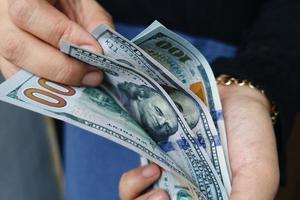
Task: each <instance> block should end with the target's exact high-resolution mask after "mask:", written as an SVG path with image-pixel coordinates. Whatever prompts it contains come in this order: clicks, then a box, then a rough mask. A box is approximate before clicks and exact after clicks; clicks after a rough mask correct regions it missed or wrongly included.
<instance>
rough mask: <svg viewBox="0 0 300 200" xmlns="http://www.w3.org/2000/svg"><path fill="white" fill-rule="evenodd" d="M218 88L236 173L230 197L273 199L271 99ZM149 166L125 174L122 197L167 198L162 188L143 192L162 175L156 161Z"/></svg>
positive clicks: (242, 89) (274, 169)
mask: <svg viewBox="0 0 300 200" xmlns="http://www.w3.org/2000/svg"><path fill="white" fill-rule="evenodd" d="M219 91H220V97H221V101H222V105H223V111H224V118H225V124H226V130H227V139H228V148H229V149H228V150H229V158H230V163H231V170H232V175H233V180H232V192H231V194H230V199H231V200H248V199H253V198H255V199H256V200H271V199H274V197H275V194H276V191H277V187H278V184H279V167H278V159H277V152H276V142H275V135H274V130H273V126H272V122H271V118H270V105H269V102H268V100H267V99H266V97H265V96H264V95H262V94H261V93H260V92H259V91H257V90H254V89H251V88H248V87H239V86H227V87H224V86H219ZM148 167H149V169H152V170H153V174H152V176H143V172H144V169H148ZM148 167H139V168H137V169H134V170H131V171H129V172H127V173H125V174H124V175H123V176H122V178H121V181H120V187H119V190H120V197H121V199H122V200H133V199H136V200H137V199H138V200H144V199H145V200H146V199H148V197H149V196H151V197H156V195H157V197H160V198H157V199H160V200H165V199H166V200H167V199H168V197H167V195H166V193H165V192H163V191H161V190H155V191H151V192H148V193H146V194H142V193H143V191H145V189H146V188H147V187H149V186H150V185H151V184H152V183H153V182H155V181H156V180H157V179H158V178H159V175H160V171H159V168H158V166H157V165H155V164H151V165H150V166H148ZM149 174H150V173H149ZM151 200H152V199H151Z"/></svg>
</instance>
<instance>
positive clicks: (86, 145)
mask: <svg viewBox="0 0 300 200" xmlns="http://www.w3.org/2000/svg"><path fill="white" fill-rule="evenodd" d="M116 27H117V31H118V32H120V33H121V34H122V35H124V36H126V37H127V38H128V39H131V38H133V37H134V36H135V35H137V34H138V33H140V32H141V31H142V30H143V29H144V27H137V26H135V27H133V26H128V25H123V24H117V26H116ZM179 34H180V35H181V36H183V37H184V38H186V39H187V40H189V41H190V42H191V43H192V44H193V45H195V46H196V47H197V48H198V49H199V50H200V51H201V52H202V53H203V55H204V56H205V57H206V58H207V59H208V61H209V62H212V61H213V60H215V59H216V58H218V57H232V56H234V55H235V53H236V48H235V47H233V46H230V45H226V44H223V43H221V42H218V41H214V40H210V39H207V38H197V37H193V36H190V35H185V34H183V33H179ZM64 131H65V135H64V136H65V138H64V156H65V162H64V163H65V199H66V200H94V199H95V200H102V199H111V200H114V199H119V197H118V183H119V179H120V177H121V175H122V174H123V173H124V172H125V171H128V170H129V169H132V168H134V167H136V166H138V165H139V156H138V155H137V154H136V153H134V152H132V151H130V150H128V149H126V148H124V147H122V146H120V145H117V144H115V143H113V142H110V141H108V140H106V139H103V138H101V137H98V136H96V135H94V134H91V133H89V132H87V131H84V130H82V129H79V128H77V127H74V126H72V125H69V124H65V126H64Z"/></svg>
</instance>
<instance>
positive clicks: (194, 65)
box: [132, 21, 231, 185]
mask: <svg viewBox="0 0 300 200" xmlns="http://www.w3.org/2000/svg"><path fill="white" fill-rule="evenodd" d="M132 41H133V42H134V43H135V44H136V45H137V46H139V47H140V48H142V49H143V50H145V51H146V52H147V53H148V54H149V55H150V56H152V57H153V58H154V59H155V60H157V61H158V62H159V63H160V64H162V65H163V66H164V67H165V68H167V69H168V70H169V71H170V72H171V73H172V74H174V75H175V76H176V77H177V78H178V79H179V80H180V81H181V82H182V83H183V84H184V85H185V86H186V87H187V88H189V89H191V90H192V91H193V92H194V93H195V94H196V95H197V96H198V97H199V98H200V99H202V101H203V102H205V104H206V105H207V107H208V108H209V110H210V113H211V115H212V116H213V119H214V122H215V125H216V127H217V129H218V131H219V134H220V138H221V141H222V145H223V149H224V153H225V157H226V163H227V168H228V172H229V174H230V176H231V173H230V172H231V168H230V163H229V158H228V148H227V137H226V131H225V124H224V118H223V114H222V106H221V102H220V97H219V93H218V89H217V86H216V81H215V78H214V75H213V72H212V70H211V67H210V66H209V63H208V62H207V60H206V59H205V58H204V56H203V55H202V54H201V53H200V52H199V51H198V49H197V48H195V47H194V46H193V45H191V44H190V43H189V42H188V41H186V40H185V39H184V38H182V37H180V36H179V35H177V34H176V33H174V32H172V31H170V30H169V29H167V28H166V27H164V26H163V25H161V24H160V23H159V22H158V21H155V22H153V23H152V24H151V25H150V26H149V27H148V28H146V29H145V30H144V31H143V32H141V33H140V34H138V35H137V36H136V37H135V38H133V39H132ZM225 181H226V180H225ZM225 185H230V184H225Z"/></svg>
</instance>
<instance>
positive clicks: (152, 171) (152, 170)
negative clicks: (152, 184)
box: [142, 164, 159, 178]
mask: <svg viewBox="0 0 300 200" xmlns="http://www.w3.org/2000/svg"><path fill="white" fill-rule="evenodd" d="M157 174H159V169H158V167H156V166H155V165H154V164H150V165H147V166H146V167H145V168H144V169H143V171H142V176H143V177H145V178H151V177H153V176H154V175H157Z"/></svg>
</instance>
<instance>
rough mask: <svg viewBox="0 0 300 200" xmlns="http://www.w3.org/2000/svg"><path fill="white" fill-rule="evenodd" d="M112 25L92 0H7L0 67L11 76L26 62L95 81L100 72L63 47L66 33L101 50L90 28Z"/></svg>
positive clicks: (59, 78)
mask: <svg viewBox="0 0 300 200" xmlns="http://www.w3.org/2000/svg"><path fill="white" fill-rule="evenodd" d="M100 23H107V24H108V25H110V26H113V23H112V18H111V17H110V15H109V14H108V13H107V12H106V11H105V10H104V9H103V8H102V7H101V6H100V5H98V4H97V2H96V1H94V0H84V1H83V0H76V1H75V0H3V1H1V3H0V38H1V40H0V70H1V72H2V73H3V75H4V76H5V77H6V78H8V77H10V76H11V75H13V74H14V73H16V72H17V71H18V70H20V69H21V68H23V69H24V70H27V71H29V72H31V73H33V74H36V75H38V76H41V77H44V78H47V79H49V80H52V81H56V82H60V83H64V84H72V85H80V84H83V85H87V86H96V85H98V84H99V83H100V82H101V80H102V73H101V72H100V71H99V70H95V69H94V68H92V67H87V66H86V65H84V64H83V63H81V62H79V61H76V60H75V59H72V58H70V57H68V56H66V55H64V54H63V53H61V52H60V51H59V42H60V40H61V39H65V40H67V41H70V42H72V43H74V44H77V45H79V46H81V47H84V48H88V49H90V50H93V51H97V52H101V47H100V46H99V45H98V43H97V42H96V40H95V39H94V38H93V37H92V36H91V35H90V34H89V32H91V31H92V30H93V29H94V28H95V27H96V26H97V25H98V24H100Z"/></svg>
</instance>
